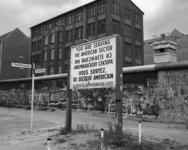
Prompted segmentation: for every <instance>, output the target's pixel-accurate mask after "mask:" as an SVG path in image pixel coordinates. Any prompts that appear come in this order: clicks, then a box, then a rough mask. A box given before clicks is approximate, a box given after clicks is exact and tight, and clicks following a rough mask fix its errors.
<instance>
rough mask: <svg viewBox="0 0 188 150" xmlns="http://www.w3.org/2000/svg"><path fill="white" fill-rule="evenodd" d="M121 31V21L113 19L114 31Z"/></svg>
mask: <svg viewBox="0 0 188 150" xmlns="http://www.w3.org/2000/svg"><path fill="white" fill-rule="evenodd" d="M119 31H120V21H119V20H116V19H113V32H114V33H119Z"/></svg>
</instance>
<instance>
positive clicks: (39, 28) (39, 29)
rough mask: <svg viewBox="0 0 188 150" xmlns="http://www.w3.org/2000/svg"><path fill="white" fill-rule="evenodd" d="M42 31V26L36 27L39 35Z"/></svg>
mask: <svg viewBox="0 0 188 150" xmlns="http://www.w3.org/2000/svg"><path fill="white" fill-rule="evenodd" d="M41 33H42V28H41V27H38V34H39V35H40V34H41Z"/></svg>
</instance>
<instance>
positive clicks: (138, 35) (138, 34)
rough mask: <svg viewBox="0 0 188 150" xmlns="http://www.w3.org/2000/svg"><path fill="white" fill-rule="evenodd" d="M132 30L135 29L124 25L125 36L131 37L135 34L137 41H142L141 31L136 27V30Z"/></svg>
mask: <svg viewBox="0 0 188 150" xmlns="http://www.w3.org/2000/svg"><path fill="white" fill-rule="evenodd" d="M132 28H133V27H132V26H131V25H130V24H125V25H124V34H125V36H127V37H131V36H132V34H134V37H135V39H137V40H141V39H142V32H141V29H139V28H135V27H134V30H132Z"/></svg>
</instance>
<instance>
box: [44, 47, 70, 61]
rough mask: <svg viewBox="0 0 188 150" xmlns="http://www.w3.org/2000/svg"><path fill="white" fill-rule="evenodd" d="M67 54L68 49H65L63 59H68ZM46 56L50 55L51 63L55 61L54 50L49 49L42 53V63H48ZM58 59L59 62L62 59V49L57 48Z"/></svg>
mask: <svg viewBox="0 0 188 150" xmlns="http://www.w3.org/2000/svg"><path fill="white" fill-rule="evenodd" d="M69 53H70V50H69V48H65V52H64V58H68V57H69ZM48 55H50V56H49V58H50V60H51V61H53V60H55V49H51V50H49V52H48V51H47V50H45V51H44V52H43V61H44V62H47V61H48ZM58 59H59V60H61V59H63V49H62V48H59V50H58Z"/></svg>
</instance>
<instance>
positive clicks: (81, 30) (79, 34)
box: [75, 27, 83, 39]
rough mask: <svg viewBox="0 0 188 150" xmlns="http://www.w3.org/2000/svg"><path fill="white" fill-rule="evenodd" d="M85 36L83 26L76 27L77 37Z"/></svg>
mask: <svg viewBox="0 0 188 150" xmlns="http://www.w3.org/2000/svg"><path fill="white" fill-rule="evenodd" d="M81 38H83V27H78V28H76V29H75V39H81Z"/></svg>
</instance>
